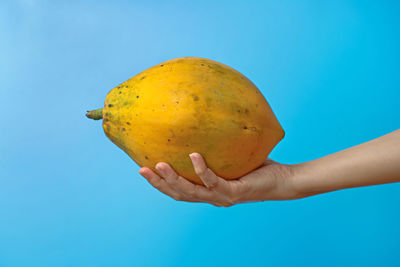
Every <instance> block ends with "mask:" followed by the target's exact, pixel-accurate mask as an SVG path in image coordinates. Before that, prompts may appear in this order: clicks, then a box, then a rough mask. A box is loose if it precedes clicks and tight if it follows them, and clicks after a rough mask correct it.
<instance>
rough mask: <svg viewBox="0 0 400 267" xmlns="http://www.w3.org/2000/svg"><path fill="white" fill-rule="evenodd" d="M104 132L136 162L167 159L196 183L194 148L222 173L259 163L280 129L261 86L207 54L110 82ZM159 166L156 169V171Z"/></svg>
mask: <svg viewBox="0 0 400 267" xmlns="http://www.w3.org/2000/svg"><path fill="white" fill-rule="evenodd" d="M86 115H87V117H89V118H92V119H96V120H97V119H103V129H104V132H105V134H106V136H107V137H108V138H109V139H110V140H111V141H112V142H113V143H114V144H116V145H117V146H118V147H120V148H121V149H122V150H123V151H125V152H126V153H127V154H128V155H129V157H131V158H132V160H133V161H135V162H136V163H137V164H138V165H139V166H141V167H143V166H146V167H148V168H150V169H152V170H153V171H155V172H157V170H156V169H155V165H156V164H157V163H158V162H167V163H168V164H169V165H170V166H171V167H172V168H173V169H174V170H175V171H176V172H177V173H178V174H179V175H180V176H182V177H184V178H186V179H188V180H189V181H191V182H193V183H196V184H202V182H201V180H200V179H199V177H198V176H197V175H196V173H195V172H194V169H193V165H192V163H191V160H190V158H189V154H190V153H193V152H198V153H200V154H201V155H202V156H203V157H204V159H205V161H206V163H207V166H208V167H209V168H210V169H211V170H213V171H214V172H215V173H216V174H217V175H218V176H220V177H222V178H224V179H237V178H239V177H241V176H243V175H245V174H247V173H249V172H251V171H252V170H254V169H256V168H258V167H259V166H261V164H262V163H263V162H264V160H265V159H266V158H267V157H268V155H269V153H270V152H271V151H272V149H273V148H274V147H275V146H276V145H277V144H278V143H279V142H280V141H281V140H282V139H283V137H284V135H285V132H284V130H283V129H282V127H281V125H280V123H279V121H278V120H277V118H276V116H275V114H274V113H273V111H272V109H271V107H270V105H269V104H268V102H267V101H266V99H265V98H264V96H263V95H262V93H261V92H260V90H259V89H258V88H257V87H256V86H255V85H254V84H253V83H252V82H251V81H250V80H249V79H248V78H246V77H245V76H244V75H243V74H241V73H240V72H238V71H236V70H235V69H233V68H231V67H229V66H227V65H224V64H222V63H219V62H217V61H213V60H210V59H206V58H200V57H182V58H176V59H172V60H169V61H166V62H163V63H160V64H157V65H155V66H153V67H151V68H149V69H147V70H144V71H143V72H141V73H139V74H137V75H135V76H134V77H132V78H130V79H129V80H127V81H125V82H123V83H121V84H119V85H118V86H116V87H115V88H113V89H112V90H111V91H110V92H109V93H108V95H107V97H106V99H105V102H104V107H103V108H101V109H97V110H92V111H89V112H88V113H87V114H86ZM157 173H158V172H157Z"/></svg>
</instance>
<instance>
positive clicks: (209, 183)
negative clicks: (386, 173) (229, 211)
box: [189, 153, 233, 200]
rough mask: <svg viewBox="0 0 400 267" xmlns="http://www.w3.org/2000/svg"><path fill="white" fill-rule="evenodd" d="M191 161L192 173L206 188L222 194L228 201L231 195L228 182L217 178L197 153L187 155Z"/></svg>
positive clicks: (230, 187)
mask: <svg viewBox="0 0 400 267" xmlns="http://www.w3.org/2000/svg"><path fill="white" fill-rule="evenodd" d="M189 156H190V159H191V160H192V163H193V167H194V171H195V172H196V174H197V175H198V176H199V177H200V179H201V180H202V181H203V183H204V184H205V185H206V187H207V188H209V189H212V190H214V191H216V192H218V193H220V194H223V195H225V196H226V197H227V199H228V200H229V197H230V196H231V195H232V193H233V192H232V186H231V185H230V184H229V182H228V181H226V180H225V179H222V178H220V177H218V176H217V175H216V174H215V173H214V172H213V171H212V170H210V169H209V168H208V167H207V165H206V163H205V161H204V159H203V157H202V156H201V155H200V154H199V153H192V154H190V155H189Z"/></svg>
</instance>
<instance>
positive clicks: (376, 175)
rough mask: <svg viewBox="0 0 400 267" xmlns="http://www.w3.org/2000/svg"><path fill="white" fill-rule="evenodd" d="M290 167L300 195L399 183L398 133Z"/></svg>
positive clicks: (399, 151)
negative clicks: (292, 169)
mask: <svg viewBox="0 0 400 267" xmlns="http://www.w3.org/2000/svg"><path fill="white" fill-rule="evenodd" d="M293 168H294V170H295V171H294V173H295V176H294V177H293V178H292V180H293V187H294V190H295V192H298V193H299V195H300V196H301V195H305V196H307V195H314V194H319V193H324V192H330V191H335V190H339V189H345V188H351V187H360V186H368V185H377V184H386V183H394V182H400V130H397V131H394V132H392V133H389V134H387V135H384V136H382V137H379V138H377V139H374V140H372V141H369V142H366V143H363V144H361V145H358V146H354V147H351V148H349V149H346V150H343V151H340V152H337V153H334V154H331V155H328V156H325V157H322V158H319V159H316V160H313V161H309V162H305V163H301V164H298V165H294V166H293Z"/></svg>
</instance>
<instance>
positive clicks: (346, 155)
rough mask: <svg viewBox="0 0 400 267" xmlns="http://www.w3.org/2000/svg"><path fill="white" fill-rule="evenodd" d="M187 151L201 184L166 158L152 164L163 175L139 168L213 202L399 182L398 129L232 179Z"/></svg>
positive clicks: (165, 185) (170, 190)
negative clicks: (164, 160) (333, 150)
mask: <svg viewBox="0 0 400 267" xmlns="http://www.w3.org/2000/svg"><path fill="white" fill-rule="evenodd" d="M189 156H190V158H191V160H192V163H193V167H194V170H195V172H196V174H197V175H198V176H199V177H200V179H201V180H202V181H203V183H204V184H205V186H203V185H197V184H193V183H191V182H189V181H188V180H186V179H185V178H183V177H180V176H179V175H177V174H176V172H175V171H174V170H173V169H172V168H171V167H170V166H169V165H168V164H167V163H165V162H160V163H157V164H156V166H155V167H156V169H157V170H158V171H159V172H160V173H161V174H162V176H159V175H158V174H156V173H155V172H153V171H152V170H151V169H149V168H147V167H143V168H141V169H140V170H139V173H140V174H141V175H142V176H143V177H145V178H146V179H147V180H148V181H149V183H150V184H151V185H153V186H154V187H155V188H157V189H158V190H159V191H161V192H162V193H164V194H166V195H168V196H170V197H172V198H173V199H175V200H178V201H188V202H203V203H210V204H212V205H214V206H218V207H229V206H232V205H235V204H239V203H245V202H258V201H267V200H292V199H299V198H304V197H308V196H313V195H317V194H322V193H327V192H331V191H336V190H340V189H346V188H352V187H361V186H370V185H377V184H386V183H394V182H400V130H396V131H394V132H392V133H389V134H387V135H384V136H382V137H379V138H377V139H374V140H372V141H369V142H366V143H363V144H360V145H357V146H354V147H351V148H348V149H345V150H342V151H339V152H337V153H334V154H331V155H328V156H325V157H322V158H319V159H316V160H312V161H308V162H304V163H300V164H291V165H290V164H281V163H278V162H275V161H273V160H271V159H267V160H265V162H264V163H263V165H262V166H260V167H259V168H258V169H256V170H254V171H252V172H251V173H249V174H247V175H245V176H243V177H241V178H239V179H236V180H224V179H222V178H220V177H218V176H217V175H215V174H214V172H213V171H212V170H210V169H209V168H208V167H207V165H206V163H205V161H204V159H203V158H202V156H201V155H200V154H198V153H192V154H190V155H189Z"/></svg>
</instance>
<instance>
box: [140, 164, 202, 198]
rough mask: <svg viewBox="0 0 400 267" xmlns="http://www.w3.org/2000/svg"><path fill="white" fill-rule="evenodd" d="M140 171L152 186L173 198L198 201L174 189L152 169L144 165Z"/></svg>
mask: <svg viewBox="0 0 400 267" xmlns="http://www.w3.org/2000/svg"><path fill="white" fill-rule="evenodd" d="M139 173H140V175H142V176H143V177H144V178H146V179H147V181H149V183H150V184H151V185H152V186H154V187H155V188H157V189H158V190H159V191H160V192H162V193H164V194H166V195H168V196H170V197H172V198H173V199H175V200H178V201H189V202H196V201H195V200H193V199H189V198H187V197H185V196H183V195H182V194H180V193H179V192H177V191H176V190H174V189H173V188H172V187H171V186H170V185H169V184H168V183H167V182H166V181H165V180H164V179H162V178H160V177H159V176H158V175H157V174H156V173H155V172H153V171H152V170H151V169H149V168H146V167H144V168H141V169H140V170H139Z"/></svg>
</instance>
